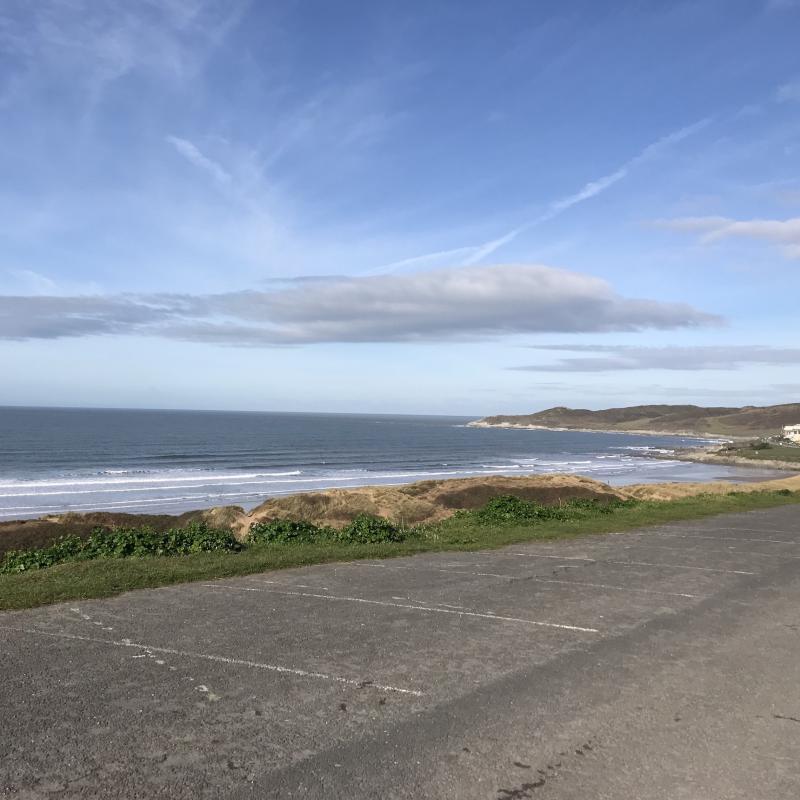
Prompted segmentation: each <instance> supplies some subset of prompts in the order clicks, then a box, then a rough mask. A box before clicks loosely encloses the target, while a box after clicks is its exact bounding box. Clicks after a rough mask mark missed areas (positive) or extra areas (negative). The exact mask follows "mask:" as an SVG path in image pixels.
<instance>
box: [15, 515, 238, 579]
mask: <svg viewBox="0 0 800 800" xmlns="http://www.w3.org/2000/svg"><path fill="white" fill-rule="evenodd" d="M241 549H242V545H241V544H240V543H239V542H238V541H236V539H235V537H234V536H233V534H232V533H231V531H229V530H221V529H219V528H211V527H209V526H208V525H207V524H206V523H204V522H192V523H189V524H188V525H186V526H185V527H183V528H171V529H169V530H166V531H160V532H159V531H154V530H153V529H152V528H116V529H112V530H104V529H103V528H96V529H95V530H94V531H93V532H92V534H91V535H90V536H89V537H88V538H86V539H82V538H81V537H79V536H62V537H60V538H59V539H56V541H55V542H53V543H52V544H51V545H49V546H47V547H40V548H33V549H30V550H10V551H9V552H8V553H6V555H5V558H4V559H3V560H2V561H0V574H13V573H16V572H26V571H29V570H32V569H44V568H46V567H52V566H55V565H56V564H63V563H64V562H66V561H88V560H92V559H98V558H143V557H146V556H185V555H190V554H191V553H213V552H224V553H236V552H238V551H239V550H241Z"/></svg>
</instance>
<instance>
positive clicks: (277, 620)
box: [0, 506, 800, 800]
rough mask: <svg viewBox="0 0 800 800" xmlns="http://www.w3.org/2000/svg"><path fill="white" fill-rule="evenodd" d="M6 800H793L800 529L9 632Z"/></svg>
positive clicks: (145, 595)
mask: <svg viewBox="0 0 800 800" xmlns="http://www.w3.org/2000/svg"><path fill="white" fill-rule="evenodd" d="M0 675H1V676H2V681H0V797H3V798H26V799H28V798H104V800H105V799H108V798H125V799H126V800H127V799H128V798H161V797H163V798H171V800H172V799H177V798H198V797H207V798H326V800H330V799H331V798H348V800H350V799H352V798H459V800H460V799H461V798H466V799H467V800H470V799H471V798H481V799H482V800H483V799H485V800H508V799H509V798H534V799H535V800H566V799H567V798H582V799H584V798H592V800H600V799H603V798H609V799H611V798H613V799H614V800H628V799H630V800H656V798H658V799H659V800H663V799H664V798H668V799H669V800H673V799H684V798H685V799H686V800H719V799H724V800H727V799H728V798H731V799H732V798H747V799H748V800H753V798H769V799H770V800H783V798H786V800H797V798H798V797H800V506H784V507H780V508H775V509H771V510H765V511H753V512H748V513H742V514H734V515H726V516H719V517H713V518H708V519H706V520H703V521H693V522H684V523H673V524H669V525H663V526H659V527H652V528H646V529H641V530H639V531H634V532H627V533H623V534H605V535H596V536H586V537H581V538H578V539H571V540H564V541H554V542H531V543H528V544H523V545H513V546H509V547H504V548H501V549H497V550H487V551H481V552H458V553H454V552H446V553H433V554H424V555H417V556H411V557H404V558H396V559H388V560H381V561H378V560H370V561H356V562H348V563H335V564H327V565H320V566H313V567H304V568H299V569H290V570H282V571H275V572H270V573H265V574H260V575H252V576H248V577H244V578H230V579H220V580H215V581H205V582H199V583H192V584H184V585H179V586H171V587H165V588H161V589H154V590H143V591H136V592H129V593H127V594H124V595H121V596H119V597H116V598H111V599H105V600H94V601H81V602H70V603H64V604H60V605H55V606H48V607H44V608H38V609H31V610H26V611H17V612H6V613H2V614H0Z"/></svg>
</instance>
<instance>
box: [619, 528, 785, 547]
mask: <svg viewBox="0 0 800 800" xmlns="http://www.w3.org/2000/svg"><path fill="white" fill-rule="evenodd" d="M704 530H705V529H704ZM628 535H629V536H649V537H650V538H669V539H712V540H716V541H720V542H724V541H730V542H772V544H793V545H795V546H797V545H799V544H800V542H795V541H791V540H787V539H761V538H757V537H754V536H745V537H742V536H705V535H703V534H700V533H672V532H668V531H663V532H660V533H656V534H653V533H630V534H628Z"/></svg>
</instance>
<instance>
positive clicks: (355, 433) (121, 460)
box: [0, 408, 774, 519]
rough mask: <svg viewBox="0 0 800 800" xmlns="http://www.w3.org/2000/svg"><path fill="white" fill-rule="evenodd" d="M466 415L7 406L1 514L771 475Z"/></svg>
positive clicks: (636, 443)
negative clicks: (332, 493)
mask: <svg viewBox="0 0 800 800" xmlns="http://www.w3.org/2000/svg"><path fill="white" fill-rule="evenodd" d="M469 420H470V418H468V417H441V416H437V417H429V416H389V415H357V414H291V413H238V412H209V411H142V410H97V409H54V408H48V409H44V408H0V519H22V518H26V517H36V516H40V515H42V514H48V513H57V512H63V511H92V510H94V511H126V512H146V513H180V512H182V511H186V510H189V509H196V508H207V507H210V506H216V505H233V504H235V505H241V506H244V507H245V508H250V507H252V506H254V505H257V504H258V503H260V502H261V501H263V500H264V499H265V498H267V497H271V496H276V495H283V494H289V493H293V492H301V491H311V490H315V489H324V488H330V487H348V486H362V485H367V484H401V483H409V482H412V481H420V480H425V479H430V478H463V477H468V476H476V475H546V474H549V473H556V472H559V473H563V472H568V473H574V474H578V475H585V476H587V477H590V478H595V479H597V480H601V481H605V482H608V483H611V484H616V485H619V484H625V483H644V482H653V481H667V480H670V481H672V480H676V481H699V480H711V479H727V480H752V479H754V478H757V477H765V478H766V477H770V476H774V473H773V472H772V471H770V470H766V469H765V470H758V469H756V470H754V469H751V468H741V467H727V466H716V465H707V464H694V463H690V462H683V461H679V460H676V459H674V458H670V455H671V454H672V453H673V452H674V450H675V448H678V447H686V446H690V445H696V444H701V443H702V442H701V441H700V440H697V439H691V438H686V437H676V436H641V435H632V434H617V433H584V432H578V431H544V430H509V429H500V428H496V429H492V428H471V427H467V425H466V423H467V422H468V421H469ZM654 454H658V455H660V456H661V458H660V459H655V458H653V457H652V456H653V455H654Z"/></svg>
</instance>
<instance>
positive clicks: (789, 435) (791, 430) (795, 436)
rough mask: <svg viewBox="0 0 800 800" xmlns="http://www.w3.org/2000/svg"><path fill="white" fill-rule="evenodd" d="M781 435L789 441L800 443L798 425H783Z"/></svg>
mask: <svg viewBox="0 0 800 800" xmlns="http://www.w3.org/2000/svg"><path fill="white" fill-rule="evenodd" d="M783 436H784V438H785V439H788V440H789V441H791V442H797V444H800V425H784V426H783Z"/></svg>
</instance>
